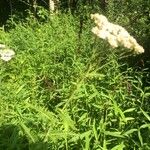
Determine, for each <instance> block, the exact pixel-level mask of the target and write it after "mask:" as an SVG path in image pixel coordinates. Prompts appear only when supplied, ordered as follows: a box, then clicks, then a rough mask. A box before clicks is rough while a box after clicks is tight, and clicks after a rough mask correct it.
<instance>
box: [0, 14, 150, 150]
mask: <svg viewBox="0 0 150 150" xmlns="http://www.w3.org/2000/svg"><path fill="white" fill-rule="evenodd" d="M91 27H92V24H91V22H90V21H89V20H88V21H87V22H86V23H85V24H84V26H83V32H82V34H81V38H80V39H79V37H78V36H79V35H78V34H79V23H78V18H74V17H73V16H71V15H68V14H67V15H64V14H61V15H56V16H51V17H50V18H49V21H47V22H46V23H39V22H38V21H36V20H35V19H29V20H28V21H27V22H24V23H18V24H17V25H15V28H14V29H11V30H10V31H9V32H7V33H6V32H3V31H1V35H0V42H3V43H4V44H6V45H8V46H9V47H11V48H13V49H14V51H15V53H16V56H15V57H14V58H13V59H12V60H11V61H10V62H3V61H2V60H0V65H1V69H0V83H1V86H0V97H1V98H0V102H1V106H0V107H1V109H0V149H2V150H5V149H7V150H23V149H25V150H27V149H30V150H56V149H66V150H71V149H85V150H90V149H91V150H98V149H99V150H106V149H112V150H122V149H126V150H128V149H150V144H149V140H150V115H149V111H150V108H149V95H150V87H149V86H147V87H146V86H145V85H143V76H144V75H145V74H146V75H148V72H146V71H144V70H143V71H136V70H134V69H133V68H132V67H128V64H127V63H125V62H124V61H122V60H121V58H120V53H119V52H118V51H117V52H115V50H114V49H111V48H110V47H109V45H108V44H107V43H105V42H104V41H101V40H100V39H97V38H96V37H94V36H93V35H92V33H91ZM118 50H119V49H118ZM120 50H121V49H120Z"/></svg>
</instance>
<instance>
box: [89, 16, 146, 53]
mask: <svg viewBox="0 0 150 150" xmlns="http://www.w3.org/2000/svg"><path fill="white" fill-rule="evenodd" d="M91 19H94V21H95V24H96V27H93V29H92V32H93V33H94V34H95V35H97V36H98V37H100V38H102V39H105V40H107V41H108V42H109V44H110V45H111V46H112V47H113V48H115V47H118V46H119V45H122V46H124V47H126V48H128V49H132V50H134V52H135V53H136V54H139V53H143V52H144V49H143V47H142V46H140V45H139V44H138V43H137V41H136V40H135V39H134V38H133V37H132V36H131V35H130V34H129V33H128V32H127V31H126V30H125V29H124V28H123V27H121V26H119V25H117V24H113V23H111V22H109V21H108V19H107V18H106V17H105V16H103V15H100V14H98V13H96V14H91Z"/></svg>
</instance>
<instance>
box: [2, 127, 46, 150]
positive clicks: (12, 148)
mask: <svg viewBox="0 0 150 150" xmlns="http://www.w3.org/2000/svg"><path fill="white" fill-rule="evenodd" d="M0 150H48V144H47V143H43V142H38V143H30V144H29V141H28V139H27V137H26V136H25V135H21V132H20V129H19V127H18V126H15V125H11V124H10V125H4V126H1V127H0Z"/></svg>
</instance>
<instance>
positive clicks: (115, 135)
mask: <svg viewBox="0 0 150 150" xmlns="http://www.w3.org/2000/svg"><path fill="white" fill-rule="evenodd" d="M104 134H105V135H110V136H114V137H120V138H124V136H123V135H121V132H111V131H105V132H104Z"/></svg>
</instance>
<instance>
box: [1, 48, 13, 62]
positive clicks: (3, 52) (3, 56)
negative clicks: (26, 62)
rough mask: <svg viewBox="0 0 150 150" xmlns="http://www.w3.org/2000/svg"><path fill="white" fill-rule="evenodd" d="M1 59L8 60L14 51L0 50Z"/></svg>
mask: <svg viewBox="0 0 150 150" xmlns="http://www.w3.org/2000/svg"><path fill="white" fill-rule="evenodd" d="M0 55H1V59H2V60H4V61H9V60H10V59H12V57H13V56H14V55H15V52H14V51H13V50H11V49H4V50H0Z"/></svg>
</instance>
